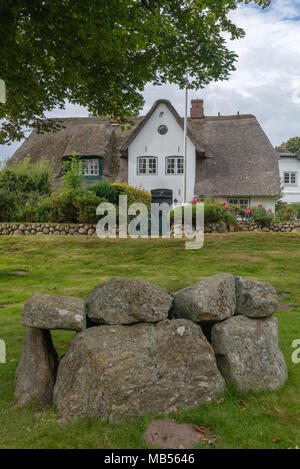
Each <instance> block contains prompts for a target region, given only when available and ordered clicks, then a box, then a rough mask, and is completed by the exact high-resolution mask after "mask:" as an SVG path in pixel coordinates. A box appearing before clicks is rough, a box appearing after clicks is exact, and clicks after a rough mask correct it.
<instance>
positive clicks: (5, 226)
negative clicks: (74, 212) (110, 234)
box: [0, 223, 96, 236]
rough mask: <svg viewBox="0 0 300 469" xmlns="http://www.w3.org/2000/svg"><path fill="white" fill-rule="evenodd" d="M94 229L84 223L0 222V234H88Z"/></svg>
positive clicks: (94, 228) (91, 233)
mask: <svg viewBox="0 0 300 469" xmlns="http://www.w3.org/2000/svg"><path fill="white" fill-rule="evenodd" d="M95 231H96V225H89V224H85V223H81V224H77V225H73V224H58V223H28V224H27V223H26V224H24V223H22V224H17V223H2V224H0V236H1V235H65V234H69V235H88V236H91V235H93V234H94V233H95Z"/></svg>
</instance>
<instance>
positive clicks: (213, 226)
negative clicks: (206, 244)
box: [0, 222, 300, 236]
mask: <svg viewBox="0 0 300 469" xmlns="http://www.w3.org/2000/svg"><path fill="white" fill-rule="evenodd" d="M228 231H230V232H234V231H257V232H259V231H262V232H274V233H278V232H285V233H291V232H292V233H300V222H293V223H291V222H286V223H272V224H271V225H270V227H264V228H260V227H259V225H257V224H256V223H255V222H240V223H239V224H238V225H236V226H226V225H224V224H223V223H208V224H207V225H205V228H204V232H205V233H227V232H228ZM173 232H174V229H173V228H171V234H173ZM95 234H96V225H95V224H86V223H80V224H75V225H74V224H65V223H64V224H59V223H28V224H27V223H26V224H24V223H20V224H18V223H0V236H1V235H3V236H4V235H5V236H7V235H21V236H23V235H27V236H28V235H84V236H91V235H95Z"/></svg>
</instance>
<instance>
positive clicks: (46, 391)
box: [15, 327, 58, 406]
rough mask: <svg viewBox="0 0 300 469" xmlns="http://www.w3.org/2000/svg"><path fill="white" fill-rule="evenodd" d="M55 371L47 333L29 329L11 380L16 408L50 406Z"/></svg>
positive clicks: (56, 358) (51, 348) (50, 341)
mask: <svg viewBox="0 0 300 469" xmlns="http://www.w3.org/2000/svg"><path fill="white" fill-rule="evenodd" d="M57 367H58V357H57V353H56V351H55V349H54V347H53V344H52V339H51V334H50V331H47V330H41V329H36V328H30V327H29V328H28V329H27V330H26V334H25V339H24V343H23V348H22V353H21V356H20V360H19V364H18V367H17V371H16V376H15V396H16V398H17V399H18V404H19V405H23V404H25V403H26V402H29V401H31V400H34V401H36V402H38V403H39V404H40V405H42V406H48V405H52V403H53V388H54V383H55V378H56V373H57Z"/></svg>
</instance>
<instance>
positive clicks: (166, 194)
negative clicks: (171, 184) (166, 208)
mask: <svg viewBox="0 0 300 469" xmlns="http://www.w3.org/2000/svg"><path fill="white" fill-rule="evenodd" d="M151 195H152V203H153V204H163V203H167V204H169V205H172V203H173V191H172V190H170V189H154V190H152V191H151Z"/></svg>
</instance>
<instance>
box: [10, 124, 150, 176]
mask: <svg viewBox="0 0 300 469" xmlns="http://www.w3.org/2000/svg"><path fill="white" fill-rule="evenodd" d="M141 119H142V118H140V117H138V118H134V119H133V120H132V121H130V122H131V124H130V125H129V124H128V125H127V126H125V127H124V126H121V125H114V124H111V123H110V119H108V118H105V119H98V118H95V117H74V118H73V117H71V118H64V119H55V120H56V121H57V122H59V124H60V126H61V129H60V130H58V131H57V132H49V133H46V134H38V133H37V132H36V131H33V132H32V133H31V134H30V136H29V137H28V139H27V140H26V141H25V142H24V143H23V144H22V145H21V147H20V148H19V149H18V150H17V151H16V152H15V153H14V155H13V156H12V157H11V158H10V159H9V162H8V164H12V163H14V162H15V161H21V160H23V159H24V158H29V159H30V161H31V162H32V163H35V162H37V161H39V160H40V159H41V158H45V159H47V160H48V161H49V162H50V164H51V166H52V167H53V169H54V174H55V176H56V177H59V176H60V175H61V166H62V159H64V158H65V157H68V156H70V155H71V154H72V152H73V151H76V152H77V153H79V154H80V155H82V156H86V157H87V156H99V157H101V158H103V175H104V177H105V178H106V179H108V180H109V179H111V178H114V179H115V177H113V175H112V173H111V170H110V163H111V158H112V154H111V153H112V144H113V142H114V141H115V142H116V145H117V149H118V152H117V157H118V159H119V160H120V153H119V148H120V147H121V146H122V144H123V142H124V141H125V140H127V138H128V135H129V134H130V133H131V132H132V130H133V129H134V128H135V126H136V125H138V123H139V122H140V120H141ZM129 127H130V128H129ZM120 166H121V167H120V171H119V172H121V173H122V169H123V167H122V162H121V161H120ZM125 171H126V170H125ZM116 176H118V177H120V176H121V177H122V174H121V175H120V174H117V175H116ZM124 178H126V175H125V174H124V177H123V179H124Z"/></svg>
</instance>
